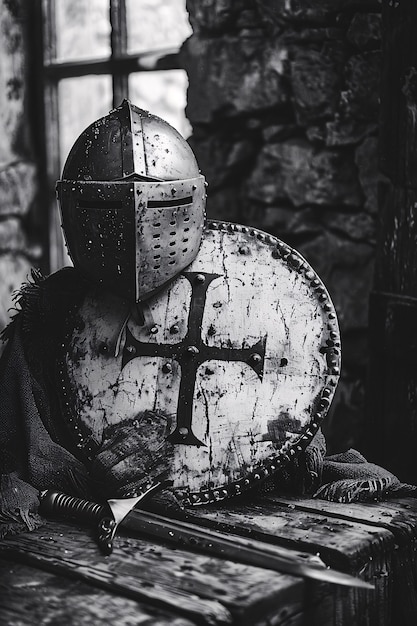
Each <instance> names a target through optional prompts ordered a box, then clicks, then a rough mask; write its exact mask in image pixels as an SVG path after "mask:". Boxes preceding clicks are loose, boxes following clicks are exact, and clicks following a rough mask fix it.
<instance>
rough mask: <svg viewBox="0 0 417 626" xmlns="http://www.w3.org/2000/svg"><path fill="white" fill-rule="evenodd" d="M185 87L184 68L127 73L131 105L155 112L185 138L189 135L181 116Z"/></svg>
mask: <svg viewBox="0 0 417 626" xmlns="http://www.w3.org/2000/svg"><path fill="white" fill-rule="evenodd" d="M187 86H188V78H187V74H186V72H185V71H184V70H166V71H158V72H138V73H136V74H131V75H130V76H129V97H130V100H131V102H132V104H136V106H138V107H140V108H141V109H145V110H146V111H149V112H150V113H153V114H154V115H159V117H162V119H164V120H166V121H167V122H169V123H170V124H171V125H172V126H173V127H174V128H176V129H177V130H178V131H179V132H180V133H181V135H182V136H183V137H185V138H187V137H189V135H190V134H191V126H190V123H189V121H188V120H187V118H186V117H185V105H186V101H187Z"/></svg>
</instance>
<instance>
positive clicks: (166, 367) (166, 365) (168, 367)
mask: <svg viewBox="0 0 417 626" xmlns="http://www.w3.org/2000/svg"><path fill="white" fill-rule="evenodd" d="M162 371H163V372H164V373H165V374H169V373H170V372H172V365H171V363H164V364H163V366H162Z"/></svg>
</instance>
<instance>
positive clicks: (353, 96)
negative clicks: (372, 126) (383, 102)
mask: <svg viewBox="0 0 417 626" xmlns="http://www.w3.org/2000/svg"><path fill="white" fill-rule="evenodd" d="M380 71H381V52H380V51H373V52H363V53H361V54H357V55H354V56H352V57H350V59H349V61H348V62H347V63H346V67H345V84H346V89H345V90H344V91H343V92H342V93H341V103H340V108H341V111H342V112H343V113H344V116H345V117H346V118H355V119H357V120H363V119H368V120H371V121H374V120H375V118H376V116H377V115H378V110H379V86H380Z"/></svg>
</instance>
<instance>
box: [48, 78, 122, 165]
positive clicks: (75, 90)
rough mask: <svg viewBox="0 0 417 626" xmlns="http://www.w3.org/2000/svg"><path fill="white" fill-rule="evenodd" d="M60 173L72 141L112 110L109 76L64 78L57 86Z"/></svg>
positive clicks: (110, 80)
mask: <svg viewBox="0 0 417 626" xmlns="http://www.w3.org/2000/svg"><path fill="white" fill-rule="evenodd" d="M58 99H59V152H60V161H61V170H62V167H63V165H64V163H65V160H66V158H67V156H68V152H69V151H70V149H71V147H72V145H73V143H74V141H75V140H76V139H77V137H78V136H79V134H80V133H81V132H82V131H83V130H84V129H85V128H86V127H87V126H88V125H89V124H91V122H94V120H96V119H98V118H99V117H102V116H103V115H107V113H108V112H109V111H110V109H111V108H112V79H111V76H105V75H103V76H82V77H77V78H66V79H65V80H61V81H60V82H59V84H58Z"/></svg>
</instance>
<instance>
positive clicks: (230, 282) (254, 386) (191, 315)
mask: <svg viewBox="0 0 417 626" xmlns="http://www.w3.org/2000/svg"><path fill="white" fill-rule="evenodd" d="M129 306H130V305H128V304H127V303H125V302H124V301H122V300H119V299H117V298H116V296H112V295H111V294H109V293H103V292H102V291H100V290H99V289H97V290H92V291H91V292H90V293H89V294H88V295H87V297H86V298H85V300H84V302H83V304H82V306H81V309H80V310H79V312H78V317H77V320H76V324H75V327H74V330H73V331H72V334H71V337H70V338H69V341H68V343H67V345H66V350H65V355H64V357H63V361H62V368H61V374H62V382H63V384H64V395H65V398H66V403H65V406H66V407H67V412H66V416H67V420H68V424H69V426H70V427H71V428H72V429H73V432H74V433H75V434H76V436H77V440H78V445H79V447H80V448H81V449H82V450H84V452H85V453H86V454H87V456H89V457H90V458H94V456H95V455H97V453H98V452H99V451H100V449H101V447H102V446H103V443H105V441H106V440H107V439H108V437H109V434H110V435H111V433H115V432H118V429H119V430H120V429H121V428H122V427H123V426H126V427H129V428H133V429H136V430H137V431H138V432H140V437H141V441H142V440H143V441H145V446H144V447H143V448H142V449H141V451H140V453H138V454H136V455H135V454H130V453H129V454H128V453H127V452H126V448H125V447H123V446H119V448H118V449H121V450H122V451H121V452H120V455H121V459H122V458H123V462H124V464H125V465H127V466H129V464H130V465H132V464H135V468H136V469H137V467H138V466H139V465H141V464H142V465H143V471H144V472H145V473H148V474H149V476H150V477H151V478H155V476H156V475H157V474H158V475H159V474H160V473H161V472H162V471H163V472H164V475H165V476H167V477H168V478H170V479H171V480H172V481H173V489H174V490H175V493H176V494H177V496H179V497H180V498H182V499H183V501H184V502H185V503H186V504H204V503H210V502H214V501H217V500H221V499H223V498H227V497H231V496H234V495H237V494H240V493H242V492H243V491H245V490H247V489H250V488H251V487H253V486H254V485H255V484H256V482H257V481H259V480H260V479H262V478H264V477H265V476H267V475H269V474H271V473H274V472H276V471H277V470H279V468H280V467H282V465H284V464H285V463H287V462H288V460H289V459H290V458H291V457H292V456H295V455H296V454H297V453H299V452H300V451H301V450H302V449H303V448H304V447H305V446H306V445H307V444H308V443H309V441H310V440H311V439H312V437H313V436H314V434H315V432H316V431H317V429H318V427H319V425H320V422H321V421H322V419H323V417H324V415H325V414H326V412H327V410H328V407H329V405H330V403H331V400H332V397H333V395H334V391H335V388H336V385H337V381H338V378H339V372H340V337H339V329H338V324H337V318H336V313H335V310H334V307H333V305H332V302H331V300H330V298H329V294H328V293H327V291H326V289H325V287H324V285H323V284H322V282H321V280H320V279H319V278H318V276H317V274H316V273H315V272H314V270H312V268H311V267H310V266H309V265H308V263H307V262H306V261H305V259H303V257H302V256H301V255H299V254H298V253H297V252H296V251H294V250H293V249H291V248H290V247H289V246H287V245H286V244H284V243H283V242H281V241H279V240H278V239H276V238H275V237H272V236H270V235H268V234H266V233H263V232H261V231H259V230H256V229H251V228H247V227H244V226H240V225H236V224H224V223H221V224H219V223H215V222H209V223H208V225H207V228H206V230H205V233H204V237H203V241H202V244H201V247H200V250H199V253H198V255H197V257H196V259H195V260H194V261H193V263H192V264H191V265H190V266H189V267H188V268H187V269H186V270H185V271H184V272H182V273H181V274H180V275H179V276H178V277H177V278H176V279H175V280H174V281H172V282H171V283H170V284H169V285H168V286H167V287H165V288H164V289H163V290H162V291H161V292H159V293H158V294H157V295H156V296H154V297H152V298H151V299H149V300H147V301H146V303H145V304H143V306H142V308H141V310H140V311H139V312H138V311H133V310H130V309H129ZM123 455H124V456H123ZM145 457H146V463H145V462H144V459H145ZM117 461H119V459H117ZM133 469H134V468H133V467H130V468H129V470H133Z"/></svg>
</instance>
